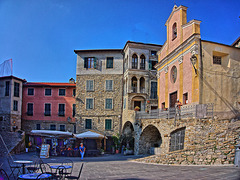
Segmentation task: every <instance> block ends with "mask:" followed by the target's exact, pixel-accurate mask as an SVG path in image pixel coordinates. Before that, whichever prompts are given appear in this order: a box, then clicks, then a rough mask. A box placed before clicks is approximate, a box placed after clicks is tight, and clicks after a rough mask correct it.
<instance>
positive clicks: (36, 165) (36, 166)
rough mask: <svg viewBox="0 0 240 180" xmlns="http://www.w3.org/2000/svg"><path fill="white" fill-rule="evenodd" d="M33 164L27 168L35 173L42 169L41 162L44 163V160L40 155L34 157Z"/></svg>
mask: <svg viewBox="0 0 240 180" xmlns="http://www.w3.org/2000/svg"><path fill="white" fill-rule="evenodd" d="M32 161H33V164H31V165H30V166H28V167H27V170H28V172H29V173H35V172H37V171H38V170H39V169H40V167H39V166H40V163H42V160H41V159H40V158H39V157H38V156H33V157H32Z"/></svg>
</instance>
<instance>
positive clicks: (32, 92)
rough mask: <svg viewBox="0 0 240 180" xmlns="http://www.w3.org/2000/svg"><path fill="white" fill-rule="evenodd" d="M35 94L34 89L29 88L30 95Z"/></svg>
mask: <svg viewBox="0 0 240 180" xmlns="http://www.w3.org/2000/svg"><path fill="white" fill-rule="evenodd" d="M33 95H34V89H33V88H28V96H33Z"/></svg>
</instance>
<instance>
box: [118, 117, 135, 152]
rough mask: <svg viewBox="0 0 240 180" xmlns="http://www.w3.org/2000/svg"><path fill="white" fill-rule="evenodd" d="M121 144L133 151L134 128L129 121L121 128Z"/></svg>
mask: <svg viewBox="0 0 240 180" xmlns="http://www.w3.org/2000/svg"><path fill="white" fill-rule="evenodd" d="M121 144H122V145H124V146H125V147H127V148H128V149H132V150H134V128H133V125H132V123H131V122H130V121H127V122H126V123H125V124H124V126H123V131H122V136H121Z"/></svg>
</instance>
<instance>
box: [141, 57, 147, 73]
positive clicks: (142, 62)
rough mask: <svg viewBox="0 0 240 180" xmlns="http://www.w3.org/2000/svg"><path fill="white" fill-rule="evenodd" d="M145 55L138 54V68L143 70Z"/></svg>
mask: <svg viewBox="0 0 240 180" xmlns="http://www.w3.org/2000/svg"><path fill="white" fill-rule="evenodd" d="M145 59H146V58H145V56H144V55H141V56H140V69H144V70H145Z"/></svg>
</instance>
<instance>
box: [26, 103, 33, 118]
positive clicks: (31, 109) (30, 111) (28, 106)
mask: <svg viewBox="0 0 240 180" xmlns="http://www.w3.org/2000/svg"><path fill="white" fill-rule="evenodd" d="M27 115H28V116H32V115H33V103H28V104H27Z"/></svg>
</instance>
